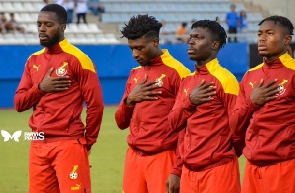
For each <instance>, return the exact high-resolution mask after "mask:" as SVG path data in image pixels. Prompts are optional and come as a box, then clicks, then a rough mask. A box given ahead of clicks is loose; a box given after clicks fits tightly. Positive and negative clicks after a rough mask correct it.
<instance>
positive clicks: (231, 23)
mask: <svg viewBox="0 0 295 193" xmlns="http://www.w3.org/2000/svg"><path fill="white" fill-rule="evenodd" d="M230 9H231V11H230V12H227V13H226V18H225V23H226V24H227V26H228V33H229V35H231V34H234V35H235V34H237V27H238V26H239V15H238V13H237V12H236V5H235V4H231V5H230ZM236 41H237V37H234V42H236ZM228 42H232V37H228Z"/></svg>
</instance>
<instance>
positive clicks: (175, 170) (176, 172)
mask: <svg viewBox="0 0 295 193" xmlns="http://www.w3.org/2000/svg"><path fill="white" fill-rule="evenodd" d="M181 171H182V170H178V169H175V168H174V169H173V170H172V172H171V174H174V175H176V176H179V177H180V176H181Z"/></svg>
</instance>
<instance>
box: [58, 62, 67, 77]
mask: <svg viewBox="0 0 295 193" xmlns="http://www.w3.org/2000/svg"><path fill="white" fill-rule="evenodd" d="M67 65H68V62H63V65H62V66H61V67H59V68H58V69H56V70H55V73H56V75H57V76H64V75H66V74H67V69H66V66H67Z"/></svg>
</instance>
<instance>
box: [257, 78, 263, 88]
mask: <svg viewBox="0 0 295 193" xmlns="http://www.w3.org/2000/svg"><path fill="white" fill-rule="evenodd" d="M263 82H264V80H263V79H261V80H260V81H259V83H258V85H257V86H256V87H261V86H262V84H263Z"/></svg>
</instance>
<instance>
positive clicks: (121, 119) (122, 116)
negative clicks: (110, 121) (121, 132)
mask: <svg viewBox="0 0 295 193" xmlns="http://www.w3.org/2000/svg"><path fill="white" fill-rule="evenodd" d="M125 100H126V99H123V100H122V101H121V103H120V105H119V107H118V110H117V111H116V114H115V119H116V123H117V125H118V127H119V128H120V129H126V128H128V127H129V125H130V121H131V118H132V114H133V110H134V106H127V105H126V104H125V102H124V101H125Z"/></svg>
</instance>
